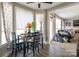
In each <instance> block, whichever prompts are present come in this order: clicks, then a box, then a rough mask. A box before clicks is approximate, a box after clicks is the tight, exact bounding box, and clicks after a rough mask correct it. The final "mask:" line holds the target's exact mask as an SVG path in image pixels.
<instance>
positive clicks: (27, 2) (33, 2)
mask: <svg viewBox="0 0 79 59" xmlns="http://www.w3.org/2000/svg"><path fill="white" fill-rule="evenodd" d="M30 3H34V2H26V4H30Z"/></svg>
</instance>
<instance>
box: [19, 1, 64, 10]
mask: <svg viewBox="0 0 79 59" xmlns="http://www.w3.org/2000/svg"><path fill="white" fill-rule="evenodd" d="M18 3H19V4H22V5H25V6H28V7H30V8H32V9H36V10H39V9H43V10H44V9H50V8H52V7H54V6H56V5H59V4H61V3H63V2H53V3H52V4H48V3H42V2H33V3H28V2H18ZM38 4H41V6H40V8H38Z"/></svg>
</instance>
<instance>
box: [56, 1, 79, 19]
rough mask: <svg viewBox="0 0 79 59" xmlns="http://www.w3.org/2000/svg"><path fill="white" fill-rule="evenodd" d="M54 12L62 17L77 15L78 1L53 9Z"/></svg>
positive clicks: (78, 9)
mask: <svg viewBox="0 0 79 59" xmlns="http://www.w3.org/2000/svg"><path fill="white" fill-rule="evenodd" d="M55 13H56V14H57V15H58V16H60V17H62V18H64V19H72V18H74V17H76V16H78V17H79V3H77V2H74V3H73V4H70V5H66V6H64V7H63V8H60V9H57V10H55Z"/></svg>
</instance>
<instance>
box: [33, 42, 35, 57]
mask: <svg viewBox="0 0 79 59" xmlns="http://www.w3.org/2000/svg"><path fill="white" fill-rule="evenodd" d="M33 56H35V49H34V43H33Z"/></svg>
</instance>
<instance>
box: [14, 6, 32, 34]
mask: <svg viewBox="0 0 79 59" xmlns="http://www.w3.org/2000/svg"><path fill="white" fill-rule="evenodd" d="M15 10H16V33H17V35H19V34H21V33H24V30H25V26H26V24H27V23H32V21H33V13H32V11H30V10H27V9H23V8H20V7H16V9H15Z"/></svg>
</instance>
